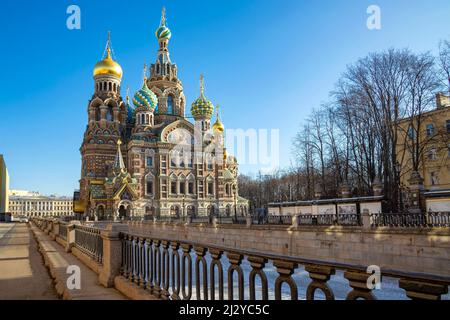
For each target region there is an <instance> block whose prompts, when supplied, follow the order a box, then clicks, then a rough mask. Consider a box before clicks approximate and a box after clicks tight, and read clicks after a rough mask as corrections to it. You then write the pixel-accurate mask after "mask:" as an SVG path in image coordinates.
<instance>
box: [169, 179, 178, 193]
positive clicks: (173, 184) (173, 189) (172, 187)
mask: <svg viewBox="0 0 450 320" xmlns="http://www.w3.org/2000/svg"><path fill="white" fill-rule="evenodd" d="M170 193H172V194H177V182H176V181H172V182H170Z"/></svg>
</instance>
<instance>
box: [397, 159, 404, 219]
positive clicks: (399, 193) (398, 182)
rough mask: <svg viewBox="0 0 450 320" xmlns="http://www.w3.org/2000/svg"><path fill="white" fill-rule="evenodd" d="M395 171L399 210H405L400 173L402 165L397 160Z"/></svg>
mask: <svg viewBox="0 0 450 320" xmlns="http://www.w3.org/2000/svg"><path fill="white" fill-rule="evenodd" d="M395 171H396V174H397V184H396V185H397V192H398V211H399V212H400V211H402V210H403V195H402V190H401V183H400V175H401V173H402V166H401V164H400V163H399V162H398V161H397V162H396V164H395Z"/></svg>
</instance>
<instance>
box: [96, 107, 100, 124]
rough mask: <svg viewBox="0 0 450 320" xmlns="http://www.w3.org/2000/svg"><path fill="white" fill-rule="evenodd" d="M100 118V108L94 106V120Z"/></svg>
mask: <svg viewBox="0 0 450 320" xmlns="http://www.w3.org/2000/svg"><path fill="white" fill-rule="evenodd" d="M100 120H101V113H100V108H99V107H97V108H95V121H100Z"/></svg>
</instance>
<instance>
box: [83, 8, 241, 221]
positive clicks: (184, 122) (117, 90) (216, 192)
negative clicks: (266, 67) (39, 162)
mask: <svg viewBox="0 0 450 320" xmlns="http://www.w3.org/2000/svg"><path fill="white" fill-rule="evenodd" d="M171 37H172V33H171V31H170V30H169V28H168V27H167V26H166V19H165V12H164V11H163V15H162V19H161V24H160V26H159V27H158V29H157V30H156V38H157V40H158V44H159V50H158V52H157V55H156V59H155V63H154V64H152V65H151V66H150V68H149V73H148V70H147V67H146V66H144V72H143V83H142V88H141V89H140V90H138V91H137V92H136V93H135V94H134V97H133V98H132V103H131V102H130V100H131V99H130V97H129V94H128V92H127V95H126V98H125V99H123V98H122V96H121V88H122V84H121V80H122V75H123V71H122V68H121V66H120V65H119V64H118V63H117V62H116V61H114V59H113V57H112V49H111V41H110V38H108V42H107V46H106V57H105V58H104V59H103V60H102V61H100V62H99V63H97V65H96V66H95V68H94V82H95V92H94V95H93V97H92V99H91V100H90V102H89V105H88V119H89V121H88V125H87V129H86V131H85V134H84V139H83V143H82V146H81V149H80V151H81V158H82V169H81V179H80V190H79V193H78V192H77V200H76V201H75V203H74V205H75V206H74V208H75V211H76V212H77V213H83V214H86V215H89V216H90V217H92V218H96V219H100V220H101V219H112V218H114V219H122V218H127V217H133V216H177V217H180V216H204V215H213V214H222V215H232V214H240V215H244V214H246V213H247V210H248V201H247V200H245V199H243V198H241V197H239V195H238V186H237V175H238V163H237V160H236V158H234V157H232V156H230V155H228V154H227V152H226V150H225V147H224V125H223V124H222V122H221V121H220V118H219V112H218V110H217V109H218V108H215V107H214V105H213V103H212V102H211V101H210V100H208V99H207V98H206V96H205V88H204V78H203V76H202V77H201V81H200V97H199V98H198V99H197V100H195V101H194V102H193V103H192V105H191V109H190V111H191V114H192V117H193V119H194V123H191V122H190V121H189V120H188V118H187V117H186V116H185V111H186V110H185V109H186V102H187V100H186V97H185V95H184V92H183V84H182V82H181V80H180V79H179V77H178V69H177V65H176V64H174V63H172V61H171V58H170V53H169V47H168V45H169V40H170V39H171ZM214 113H215V114H216V121H215V123H214V124H213V125H211V120H212V117H213V114H214Z"/></svg>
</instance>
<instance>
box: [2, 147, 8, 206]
mask: <svg viewBox="0 0 450 320" xmlns="http://www.w3.org/2000/svg"><path fill="white" fill-rule="evenodd" d="M8 197H9V174H8V169H7V168H6V163H5V159H4V158H3V155H1V154H0V213H6V212H9V199H8Z"/></svg>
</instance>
